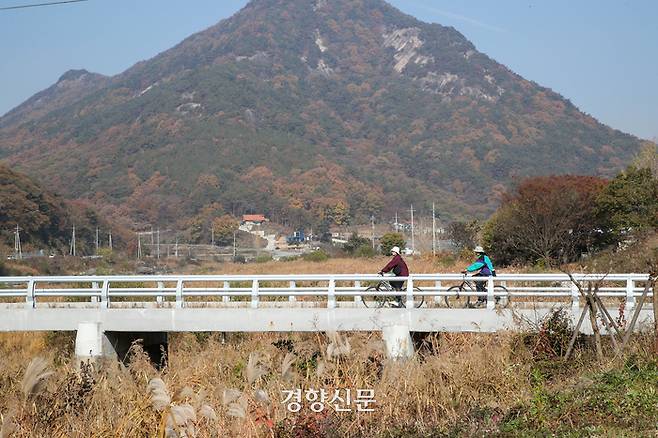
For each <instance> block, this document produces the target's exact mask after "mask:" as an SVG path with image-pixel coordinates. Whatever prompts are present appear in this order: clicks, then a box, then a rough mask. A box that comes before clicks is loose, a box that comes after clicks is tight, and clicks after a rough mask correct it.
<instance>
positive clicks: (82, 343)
mask: <svg viewBox="0 0 658 438" xmlns="http://www.w3.org/2000/svg"><path fill="white" fill-rule="evenodd" d="M75 357H76V359H77V360H78V362H82V361H85V360H96V359H99V358H101V357H106V358H111V359H116V358H117V353H116V350H115V349H114V346H113V345H112V343H111V342H110V340H109V338H108V337H107V335H106V334H105V333H104V332H103V329H102V327H101V324H100V323H99V322H81V323H78V329H77V332H76V335H75Z"/></svg>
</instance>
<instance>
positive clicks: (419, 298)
mask: <svg viewBox="0 0 658 438" xmlns="http://www.w3.org/2000/svg"><path fill="white" fill-rule="evenodd" d="M422 293H423V290H422V289H421V288H419V287H414V307H415V308H416V309H418V308H419V307H422V306H423V304H425V295H421V294H422Z"/></svg>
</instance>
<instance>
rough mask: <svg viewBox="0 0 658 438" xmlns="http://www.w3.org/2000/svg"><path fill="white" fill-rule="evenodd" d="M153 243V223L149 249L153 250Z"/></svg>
mask: <svg viewBox="0 0 658 438" xmlns="http://www.w3.org/2000/svg"><path fill="white" fill-rule="evenodd" d="M153 244H155V242H154V241H153V225H151V251H153Z"/></svg>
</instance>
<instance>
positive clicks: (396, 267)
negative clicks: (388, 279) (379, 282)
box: [382, 254, 409, 277]
mask: <svg viewBox="0 0 658 438" xmlns="http://www.w3.org/2000/svg"><path fill="white" fill-rule="evenodd" d="M390 271H393V273H394V274H395V275H396V276H397V277H406V276H408V275H409V268H407V264H406V263H405V262H404V260H402V256H400V254H396V255H395V257H393V258H392V259H391V261H390V262H388V265H386V266H384V268H383V269H382V272H390Z"/></svg>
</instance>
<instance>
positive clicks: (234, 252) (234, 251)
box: [233, 231, 236, 262]
mask: <svg viewBox="0 0 658 438" xmlns="http://www.w3.org/2000/svg"><path fill="white" fill-rule="evenodd" d="M235 256H236V248H235V231H233V261H234V262H235Z"/></svg>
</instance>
